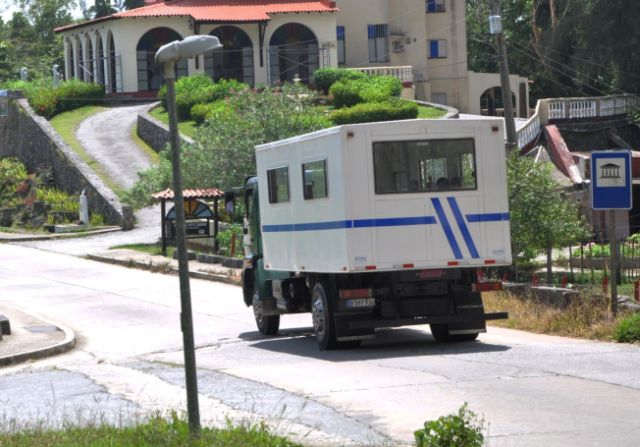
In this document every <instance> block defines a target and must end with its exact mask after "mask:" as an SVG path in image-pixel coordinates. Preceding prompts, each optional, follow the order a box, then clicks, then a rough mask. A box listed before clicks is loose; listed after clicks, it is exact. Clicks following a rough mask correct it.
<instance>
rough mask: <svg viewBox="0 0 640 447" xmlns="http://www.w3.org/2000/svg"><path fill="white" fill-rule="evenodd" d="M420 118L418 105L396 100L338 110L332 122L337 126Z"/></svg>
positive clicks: (334, 113)
mask: <svg viewBox="0 0 640 447" xmlns="http://www.w3.org/2000/svg"><path fill="white" fill-rule="evenodd" d="M417 116H418V105H417V104H416V103H414V102H411V101H404V100H395V101H385V102H365V103H362V104H357V105H355V106H353V107H348V108H343V109H340V110H336V111H334V112H333V113H332V114H331V121H333V122H334V123H335V124H337V125H341V124H355V123H370V122H377V121H395V120H406V119H414V118H417Z"/></svg>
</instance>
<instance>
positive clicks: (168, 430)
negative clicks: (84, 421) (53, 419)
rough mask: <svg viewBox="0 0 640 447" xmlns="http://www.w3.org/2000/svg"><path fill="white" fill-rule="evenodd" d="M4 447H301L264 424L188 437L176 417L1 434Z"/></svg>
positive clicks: (185, 427)
mask: <svg viewBox="0 0 640 447" xmlns="http://www.w3.org/2000/svg"><path fill="white" fill-rule="evenodd" d="M0 445H1V446H3V447H31V446H56V447H77V446H92V447H113V446H118V447H125V446H127V447H129V446H130V447H175V446H181V447H205V446H206V447H302V446H301V445H300V444H297V443H294V442H292V441H289V440H287V439H286V438H283V437H280V436H277V435H274V434H272V433H270V431H269V429H268V427H267V426H266V425H265V424H259V425H254V426H251V425H239V426H232V425H231V424H230V423H227V426H226V427H225V428H223V429H217V428H210V427H203V429H202V432H201V436H200V437H199V438H192V437H190V436H189V427H188V423H187V422H186V421H185V420H184V418H179V417H177V416H175V415H173V416H172V417H171V418H169V419H165V418H162V417H153V418H151V419H150V420H149V421H148V422H144V423H140V424H137V425H134V426H131V427H123V428H115V427H111V426H108V425H99V426H95V427H83V428H78V427H67V428H64V429H62V430H43V429H32V430H24V431H20V432H17V433H0Z"/></svg>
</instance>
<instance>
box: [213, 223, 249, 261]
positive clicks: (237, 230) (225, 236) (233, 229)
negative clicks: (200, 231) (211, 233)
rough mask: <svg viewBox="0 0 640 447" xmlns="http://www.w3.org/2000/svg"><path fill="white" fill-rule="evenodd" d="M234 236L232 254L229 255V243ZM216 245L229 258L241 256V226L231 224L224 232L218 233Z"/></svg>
mask: <svg viewBox="0 0 640 447" xmlns="http://www.w3.org/2000/svg"><path fill="white" fill-rule="evenodd" d="M234 235H235V242H234V252H233V253H231V241H232V239H233V237H234ZM218 244H219V245H220V248H222V249H223V250H224V251H225V253H227V254H228V255H229V256H231V255H233V256H240V257H242V256H243V253H242V225H240V224H232V225H229V227H227V229H226V230H224V231H221V232H219V233H218Z"/></svg>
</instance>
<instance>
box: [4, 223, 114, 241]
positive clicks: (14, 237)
mask: <svg viewBox="0 0 640 447" xmlns="http://www.w3.org/2000/svg"><path fill="white" fill-rule="evenodd" d="M115 231H122V228H120V227H102V228H96V229H91V230H87V231H76V232H69V233H27V232H24V233H23V232H15V233H13V232H12V233H7V232H4V231H0V243H1V242H29V241H47V240H50V239H70V238H77V237H85V236H92V235H95V234H104V233H113V232H115Z"/></svg>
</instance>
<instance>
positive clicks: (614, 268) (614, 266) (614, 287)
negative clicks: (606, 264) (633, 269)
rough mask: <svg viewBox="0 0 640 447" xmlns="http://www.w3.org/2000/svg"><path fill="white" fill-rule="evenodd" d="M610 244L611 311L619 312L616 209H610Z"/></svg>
mask: <svg viewBox="0 0 640 447" xmlns="http://www.w3.org/2000/svg"><path fill="white" fill-rule="evenodd" d="M609 245H610V253H609V258H610V268H609V270H610V271H611V281H610V282H611V313H612V314H613V315H616V314H617V313H618V281H617V279H618V278H617V274H618V240H617V238H616V211H615V210H609Z"/></svg>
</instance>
